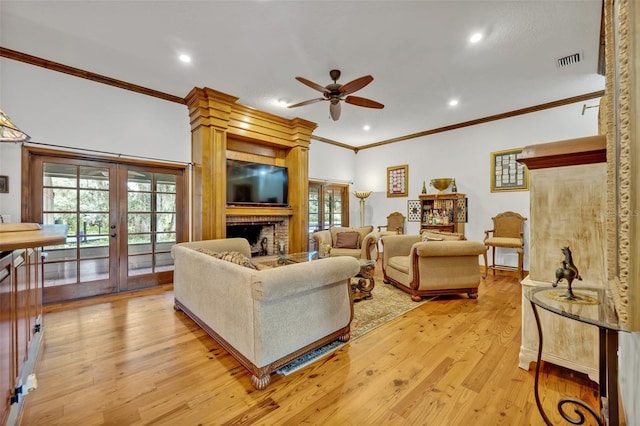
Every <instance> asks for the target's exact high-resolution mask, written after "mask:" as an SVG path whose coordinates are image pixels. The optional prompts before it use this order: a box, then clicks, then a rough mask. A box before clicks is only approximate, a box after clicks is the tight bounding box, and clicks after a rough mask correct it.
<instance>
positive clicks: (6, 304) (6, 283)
mask: <svg viewBox="0 0 640 426" xmlns="http://www.w3.org/2000/svg"><path fill="white" fill-rule="evenodd" d="M11 259H12V256H11V253H9V254H8V255H6V256H4V257H0V394H1V395H2V400H1V401H0V424H5V423H6V421H7V416H8V415H9V405H10V402H11V394H12V384H13V374H12V372H11V371H12V367H11V366H12V359H11V358H12V353H13V351H12V350H11V348H12V338H11V333H12V330H13V326H12V313H11V303H12V302H11V300H12V298H13V296H12V289H13V285H12V282H11Z"/></svg>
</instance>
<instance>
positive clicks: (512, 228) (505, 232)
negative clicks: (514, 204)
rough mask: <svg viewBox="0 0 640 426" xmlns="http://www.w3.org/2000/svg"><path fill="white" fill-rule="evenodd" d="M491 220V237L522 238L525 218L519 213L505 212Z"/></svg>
mask: <svg viewBox="0 0 640 426" xmlns="http://www.w3.org/2000/svg"><path fill="white" fill-rule="evenodd" d="M491 219H492V220H493V229H494V232H493V236H494V237H503V238H522V234H523V233H524V222H525V221H526V220H527V218H526V217H523V216H521V215H520V214H519V213H516V212H511V211H507V212H504V213H500V214H497V215H496V216H495V217H492V218H491Z"/></svg>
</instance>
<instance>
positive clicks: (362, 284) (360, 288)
mask: <svg viewBox="0 0 640 426" xmlns="http://www.w3.org/2000/svg"><path fill="white" fill-rule="evenodd" d="M375 269H376V261H375V260H367V259H360V272H358V274H357V275H356V276H355V279H357V281H352V282H351V298H352V300H353V301H354V302H357V301H358V300H362V299H371V298H373V296H372V295H371V291H373V287H374V286H375V281H374V279H373V274H374V271H375Z"/></svg>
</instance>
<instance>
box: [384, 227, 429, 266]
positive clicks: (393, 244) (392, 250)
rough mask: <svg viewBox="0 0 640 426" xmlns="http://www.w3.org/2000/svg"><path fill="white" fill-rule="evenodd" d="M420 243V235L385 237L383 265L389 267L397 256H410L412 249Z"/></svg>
mask: <svg viewBox="0 0 640 426" xmlns="http://www.w3.org/2000/svg"><path fill="white" fill-rule="evenodd" d="M418 242H420V235H385V236H383V237H382V252H383V253H384V254H383V256H382V264H383V266H387V264H388V262H389V259H391V258H392V257H395V256H409V252H410V251H411V247H412V246H413V245H414V244H415V243H418Z"/></svg>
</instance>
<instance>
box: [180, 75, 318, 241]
mask: <svg viewBox="0 0 640 426" xmlns="http://www.w3.org/2000/svg"><path fill="white" fill-rule="evenodd" d="M237 100H238V98H236V97H234V96H231V95H227V94H225V93H222V92H218V91H216V90H213V89H209V88H206V87H205V88H194V89H193V90H192V91H191V92H189V94H188V95H187V97H186V101H187V106H188V108H189V116H190V123H191V161H192V163H193V173H192V189H191V191H192V196H193V208H192V217H191V231H192V240H194V241H197V240H208V239H217V238H225V237H226V224H227V218H228V217H230V216H242V217H258V218H259V217H264V216H269V217H274V216H281V217H287V218H288V231H287V242H286V244H287V251H288V252H302V251H306V249H307V244H308V235H307V234H308V225H307V224H308V213H309V206H308V198H309V197H308V196H309V188H308V170H309V143H310V141H311V134H312V133H313V131H314V130H315V128H316V127H317V125H316V124H315V123H312V122H310V121H306V120H303V119H301V118H294V119H286V118H282V117H278V116H276V115H272V114H269V113H266V112H263V111H259V110H256V109H253V108H249V107H246V106H243V105H239V104H237V103H236V102H237ZM227 158H230V159H236V160H243V161H251V162H255V163H263V164H270V165H275V166H281V167H286V168H287V169H288V174H289V206H287V207H276V206H273V207H271V206H229V205H227V202H226V200H227V198H226V161H227Z"/></svg>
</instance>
